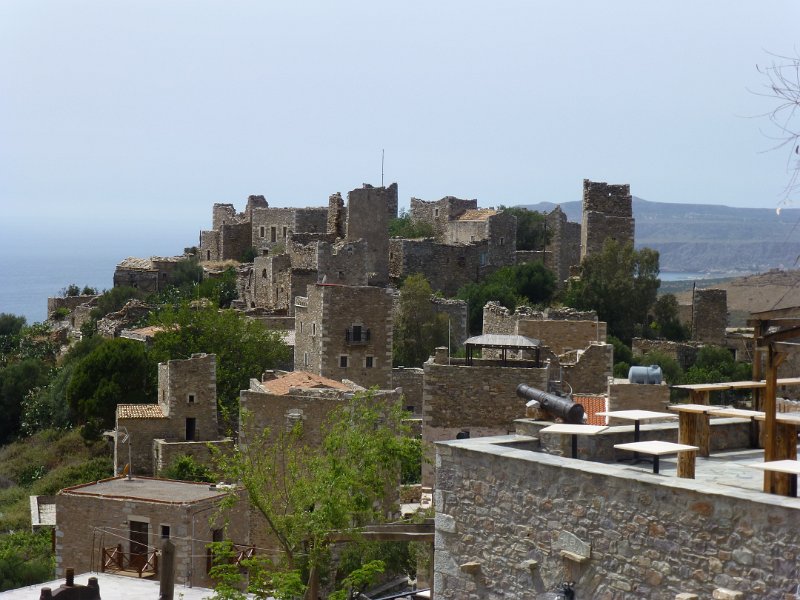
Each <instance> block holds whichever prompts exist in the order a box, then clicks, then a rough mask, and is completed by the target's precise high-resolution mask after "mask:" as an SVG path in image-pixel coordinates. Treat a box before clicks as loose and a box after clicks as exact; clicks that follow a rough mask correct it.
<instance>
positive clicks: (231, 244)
mask: <svg viewBox="0 0 800 600" xmlns="http://www.w3.org/2000/svg"><path fill="white" fill-rule="evenodd" d="M252 246H253V237H252V229H251V227H250V223H246V222H245V223H230V224H226V225H223V226H222V227H221V228H220V230H219V259H218V260H241V258H242V256H244V254H245V253H246V252H247V251H248V250H250V248H252ZM200 250H201V252H200V255H201V256H203V248H201V249H200ZM212 260H213V259H212Z"/></svg>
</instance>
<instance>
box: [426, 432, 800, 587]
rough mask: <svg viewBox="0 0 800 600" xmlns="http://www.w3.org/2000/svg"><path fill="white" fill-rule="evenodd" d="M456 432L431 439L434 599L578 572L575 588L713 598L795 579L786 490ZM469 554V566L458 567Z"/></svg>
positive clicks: (546, 583)
mask: <svg viewBox="0 0 800 600" xmlns="http://www.w3.org/2000/svg"><path fill="white" fill-rule="evenodd" d="M464 442H469V440H465V441H464ZM464 442H449V443H447V444H440V445H439V447H438V455H437V478H436V498H435V504H436V509H437V514H436V554H435V559H434V570H435V571H434V595H433V598H435V599H437V600H439V599H445V598H458V599H459V600H485V599H486V598H528V597H535V596H536V595H538V594H542V593H544V592H552V591H554V590H555V589H556V586H557V585H558V584H560V583H561V582H563V581H575V591H576V596H575V597H576V598H614V599H628V598H630V599H638V598H651V599H653V600H674V599H675V598H676V596H677V594H679V593H682V592H687V593H688V592H692V593H694V594H697V595H698V596H699V597H700V598H711V597H712V595H713V594H714V591H715V590H716V589H717V588H728V589H732V590H738V591H741V592H742V593H743V594H744V595H743V596H742V597H745V598H767V597H770V598H778V597H780V598H783V597H787V596H791V595H792V594H794V592H795V590H796V588H797V582H798V578H800V565H798V563H797V561H796V557H795V553H794V552H793V551H789V550H788V549H791V548H796V547H798V546H800V530H799V529H797V528H796V527H794V526H793V524H794V523H797V522H798V520H799V519H800V508H799V507H798V505H797V504H796V503H787V501H786V500H787V499H786V498H781V497H779V496H771V495H768V494H764V493H762V492H760V491H750V490H742V489H738V488H735V487H730V486H718V485H713V484H702V483H699V482H697V481H693V480H684V479H678V478H675V477H663V476H657V475H653V474H651V473H644V472H636V471H633V470H631V469H626V468H621V467H619V466H617V465H616V464H608V465H606V464H600V463H595V462H591V461H585V460H572V459H569V458H561V457H558V456H552V455H547V454H544V453H537V452H526V451H524V450H519V451H516V452H513V453H510V452H509V448H504V447H501V446H493V445H490V444H482V445H480V446H478V445H477V444H475V443H474V442H473V443H472V444H473V445H472V446H471V447H470V444H469V443H464ZM520 507H524V510H521V509H520ZM581 548H583V549H584V550H581ZM561 550H567V551H572V552H573V553H574V554H578V555H584V556H587V557H588V561H586V562H585V563H584V564H582V565H578V564H576V563H574V562H572V561H569V560H566V559H565V558H564V557H563V556H562V554H561V552H560V551H561ZM531 561H536V564H535V565H534V564H533V563H531ZM469 562H478V563H480V564H479V567H478V568H477V569H478V571H479V572H478V573H476V574H470V573H468V572H465V569H462V568H460V565H465V564H466V563H469ZM715 597H718V598H722V597H728V598H733V597H739V596H731V595H728V596H715Z"/></svg>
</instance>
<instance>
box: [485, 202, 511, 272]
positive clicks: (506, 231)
mask: <svg viewBox="0 0 800 600" xmlns="http://www.w3.org/2000/svg"><path fill="white" fill-rule="evenodd" d="M486 239H487V241H488V248H489V253H488V262H489V264H490V265H492V266H494V267H505V266H508V265H513V264H516V254H517V217H515V216H514V215H512V214H511V213H510V212H506V211H502V212H499V213H498V214H496V215H493V216H491V217H489V219H488V220H487V222H486Z"/></svg>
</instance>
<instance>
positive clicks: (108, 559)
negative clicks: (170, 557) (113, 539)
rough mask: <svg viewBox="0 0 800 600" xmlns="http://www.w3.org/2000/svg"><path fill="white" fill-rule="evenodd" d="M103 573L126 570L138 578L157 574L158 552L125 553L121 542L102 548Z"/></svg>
mask: <svg viewBox="0 0 800 600" xmlns="http://www.w3.org/2000/svg"><path fill="white" fill-rule="evenodd" d="M101 571H102V572H103V573H118V572H120V571H126V572H130V573H136V574H137V575H138V576H139V577H140V578H142V577H152V576H156V575H158V554H157V552H156V551H155V550H152V551H151V552H147V553H145V554H126V553H125V552H123V551H122V544H117V545H116V546H112V547H110V548H103V561H102V563H101Z"/></svg>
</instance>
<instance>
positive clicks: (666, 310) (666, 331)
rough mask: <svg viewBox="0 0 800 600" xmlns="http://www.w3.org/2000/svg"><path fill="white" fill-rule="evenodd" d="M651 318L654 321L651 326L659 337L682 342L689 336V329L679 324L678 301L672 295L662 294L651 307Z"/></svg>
mask: <svg viewBox="0 0 800 600" xmlns="http://www.w3.org/2000/svg"><path fill="white" fill-rule="evenodd" d="M653 317H654V318H655V321H654V322H653V323H652V324H651V327H654V328H655V330H656V331H657V332H658V333H659V334H660V335H661V337H663V338H666V339H668V340H672V341H674V342H683V341H685V340H688V339H689V338H690V337H691V336H690V333H689V328H688V327H686V326H685V325H684V324H683V323H681V321H680V318H679V312H678V299H677V298H676V297H675V295H674V294H662V295H660V296H659V297H658V299H657V300H656V302H655V304H654V305H653Z"/></svg>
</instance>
